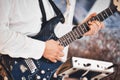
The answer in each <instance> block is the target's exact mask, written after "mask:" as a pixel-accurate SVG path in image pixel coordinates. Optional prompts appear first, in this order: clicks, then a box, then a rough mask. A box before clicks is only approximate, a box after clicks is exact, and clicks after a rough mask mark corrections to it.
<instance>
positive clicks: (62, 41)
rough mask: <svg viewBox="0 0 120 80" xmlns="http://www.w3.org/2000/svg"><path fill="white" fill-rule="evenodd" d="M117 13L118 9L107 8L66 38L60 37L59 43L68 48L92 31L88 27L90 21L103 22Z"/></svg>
mask: <svg viewBox="0 0 120 80" xmlns="http://www.w3.org/2000/svg"><path fill="white" fill-rule="evenodd" d="M116 11H117V9H116V7H115V6H111V7H109V8H107V9H105V10H104V11H102V12H101V13H99V14H97V15H96V16H94V17H92V18H90V19H89V20H88V21H86V22H85V23H83V24H81V25H79V26H77V27H76V28H75V29H73V30H72V31H70V32H68V33H67V34H65V35H64V36H62V37H60V38H59V39H58V41H59V42H60V44H61V45H62V46H64V47H65V46H67V45H68V44H70V43H71V42H73V41H75V40H76V39H79V38H80V37H82V36H83V34H84V33H86V32H88V31H89V30H90V28H89V27H88V25H89V24H88V22H89V21H93V20H98V21H101V22H102V21H103V20H105V19H106V18H108V17H109V16H111V15H113V14H114V13H115V12H116Z"/></svg>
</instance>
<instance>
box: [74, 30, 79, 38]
mask: <svg viewBox="0 0 120 80" xmlns="http://www.w3.org/2000/svg"><path fill="white" fill-rule="evenodd" d="M73 31H74V33H75V35H76V36H77V38H78V37H79V33H78V32H77V30H76V29H75V30H73Z"/></svg>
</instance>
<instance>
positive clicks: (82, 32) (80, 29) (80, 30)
mask: <svg viewBox="0 0 120 80" xmlns="http://www.w3.org/2000/svg"><path fill="white" fill-rule="evenodd" d="M78 29H79V32H80V33H81V34H84V31H83V30H82V28H81V26H79V27H78Z"/></svg>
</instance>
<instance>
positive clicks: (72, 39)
mask: <svg viewBox="0 0 120 80" xmlns="http://www.w3.org/2000/svg"><path fill="white" fill-rule="evenodd" d="M69 36H70V37H71V38H69V39H70V40H71V41H74V38H73V35H72V34H71V33H69Z"/></svg>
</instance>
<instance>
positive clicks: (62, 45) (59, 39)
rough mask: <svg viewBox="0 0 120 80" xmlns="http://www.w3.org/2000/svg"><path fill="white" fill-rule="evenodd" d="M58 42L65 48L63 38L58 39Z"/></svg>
mask: <svg viewBox="0 0 120 80" xmlns="http://www.w3.org/2000/svg"><path fill="white" fill-rule="evenodd" d="M58 41H59V43H60V45H62V46H64V44H63V42H62V41H61V38H60V39H58Z"/></svg>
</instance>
